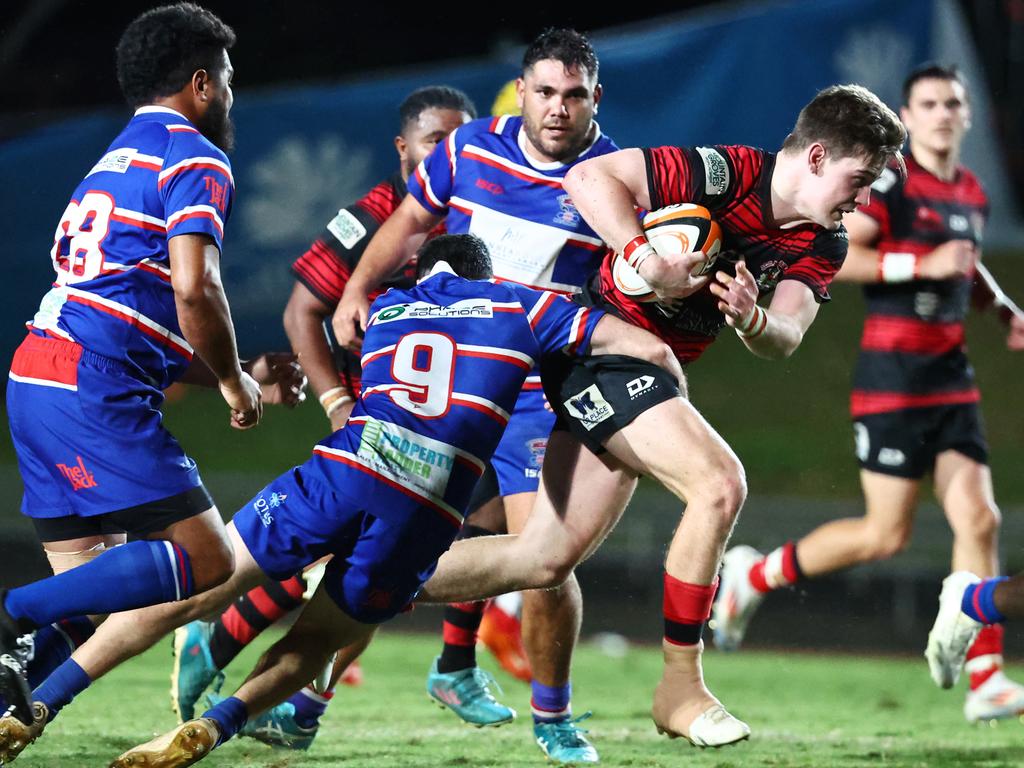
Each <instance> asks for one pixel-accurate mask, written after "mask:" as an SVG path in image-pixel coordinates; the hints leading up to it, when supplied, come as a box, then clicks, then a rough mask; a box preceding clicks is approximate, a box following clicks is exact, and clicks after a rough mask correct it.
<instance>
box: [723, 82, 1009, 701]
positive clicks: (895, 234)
mask: <svg viewBox="0 0 1024 768" xmlns="http://www.w3.org/2000/svg"><path fill="white" fill-rule="evenodd" d="M901 116H902V119H903V122H904V124H905V125H906V127H907V130H908V132H909V134H910V153H909V156H908V157H907V161H906V167H907V175H906V178H901V176H900V173H899V169H897V168H895V167H890V168H888V169H886V170H885V172H884V173H883V174H882V176H881V178H879V179H878V181H877V182H876V183H875V185H874V190H873V198H872V200H871V202H870V204H868V205H866V206H864V207H862V208H861V209H860V210H859V211H857V212H856V213H853V214H850V215H848V216H846V217H845V219H844V223H845V225H846V228H847V230H848V231H849V235H850V253H849V256H848V258H847V260H846V262H845V264H844V265H843V268H842V270H841V271H840V272H839V275H838V279H840V280H848V281H851V282H856V283H861V284H863V285H864V296H865V299H866V301H867V317H866V319H865V323H864V331H863V334H862V336H861V348H860V355H859V357H858V359H857V367H856V369H855V371H854V384H853V386H854V388H853V394H852V396H851V398H850V413H851V416H852V418H853V429H854V437H855V446H856V455H857V460H858V462H859V464H860V482H861V488H862V489H863V492H864V499H865V503H866V510H865V514H864V516H863V517H859V518H849V519H843V520H835V521H832V522H830V523H826V524H824V525H822V526H820V527H818V528H816V529H815V530H813V531H811V532H810V533H809V534H807V535H806V536H804V537H803V538H801V539H800V540H799V541H796V542H793V541H790V542H788V543H786V544H785V545H783V546H782V547H780V548H778V549H777V550H775V551H774V552H771V553H770V554H768V555H767V556H762V555H760V554H759V553H758V552H757V551H756V550H754V549H752V548H751V547H736V548H735V549H733V550H730V552H729V553H728V554H727V555H726V558H725V563H724V566H723V569H722V589H721V599H720V600H719V602H718V603H717V607H716V610H715V616H714V618H715V641H716V643H718V644H720V645H721V646H722V647H724V648H735V647H737V646H738V645H739V643H740V641H741V639H742V637H743V634H744V631H745V629H746V626H747V622H748V621H749V620H750V617H751V615H752V614H753V612H754V610H755V609H756V608H757V606H758V605H759V604H760V602H761V600H762V598H763V596H764V595H765V594H766V593H767V592H769V591H770V590H773V589H778V588H780V587H785V586H789V585H792V584H794V583H796V582H798V581H800V580H801V579H805V578H807V579H812V578H816V577H818V576H821V575H824V574H826V573H831V572H834V571H836V570H839V569H842V568H848V567H850V566H852V565H856V564H859V563H866V562H870V561H874V560H884V559H887V558H890V557H892V556H894V555H895V554H897V553H898V552H900V551H901V550H902V549H903V548H904V547H906V546H907V544H908V543H909V542H910V535H911V532H912V530H913V522H914V513H915V511H916V510H917V504H918V498H919V496H920V492H921V483H922V480H923V479H924V477H925V475H927V474H929V473H930V474H932V477H933V482H934V489H935V496H936V499H937V500H938V501H939V503H940V504H941V505H942V508H943V510H944V512H945V513H946V519H947V520H948V521H949V524H950V527H951V528H952V530H953V558H952V564H953V570H954V571H963V570H966V571H972V572H974V573H976V574H978V575H981V576H988V577H990V576H995V575H996V574H997V573H998V572H999V563H998V546H997V538H998V531H999V511H998V509H997V508H996V505H995V501H994V496H993V491H992V477H991V473H990V472H989V468H988V448H987V445H986V442H985V437H984V432H983V427H982V422H981V414H980V411H979V406H978V400H979V394H978V388H977V386H976V385H975V382H974V374H973V370H972V368H971V366H970V364H969V362H968V360H967V355H966V348H965V346H964V318H965V315H966V313H967V309H968V306H969V304H970V302H971V295H972V292H973V293H975V294H976V296H977V297H978V298H979V299H980V300H981V301H982V302H983V303H984V304H992V303H993V298H994V297H995V296H996V295H1002V292H1001V291H999V288H998V286H997V285H996V284H995V283H994V282H993V281H991V278H990V276H988V273H987V271H984V268H981V270H982V272H984V275H985V277H982V275H981V274H979V272H978V268H979V266H980V265H978V264H977V259H978V256H979V248H980V244H981V237H982V229H983V227H984V223H985V218H986V215H987V213H988V203H987V200H986V197H985V193H984V191H983V190H982V187H981V185H980V183H979V182H978V180H977V178H976V177H975V176H974V174H972V173H971V172H970V171H969V170H968V169H967V168H965V167H964V166H963V165H961V164H960V148H961V144H962V142H963V138H964V135H965V133H966V131H967V129H968V128H969V127H970V103H969V100H968V95H967V91H966V88H965V86H964V82H963V79H962V78H961V77H960V75H959V73H958V72H957V71H956V70H955V69H953V68H947V67H941V66H937V65H933V64H930V65H926V66H924V67H922V68H920V69H917V70H915V71H914V72H912V73H911V74H910V75H909V76H908V77H907V79H906V81H905V83H904V86H903V108H902V111H901ZM1002 308H1003V309H1004V310H1006V311H1004V313H1003V314H1004V318H1005V319H1006V321H1007V322H1008V324H1009V325H1010V334H1011V338H1016V339H1024V316H1022V315H1021V314H1020V312H1019V310H1018V311H1016V312H1013V311H1008V310H1007V308H1006V307H1005V305H1004V306H1002ZM1002 650H1003V629H1002V627H1001V626H999V625H998V624H995V625H993V626H991V627H987V628H985V629H984V630H983V631H982V632H981V633H980V635H979V637H978V638H977V640H976V641H975V643H974V645H973V647H972V648H971V650H970V652H969V653H968V655H967V669H968V671H969V672H970V677H971V685H970V690H969V691H968V693H967V699H966V702H965V705H964V715H965V716H966V718H967V719H968V720H969V721H976V720H991V719H993V718H999V717H1014V716H1016V715H1017V714H1019V713H1020V712H1021V711H1024V687H1021V686H1020V685H1018V684H1017V683H1014V682H1012V681H1011V680H1009V679H1008V678H1007V677H1006V676H1005V675H1004V674H1003V672H1002Z"/></svg>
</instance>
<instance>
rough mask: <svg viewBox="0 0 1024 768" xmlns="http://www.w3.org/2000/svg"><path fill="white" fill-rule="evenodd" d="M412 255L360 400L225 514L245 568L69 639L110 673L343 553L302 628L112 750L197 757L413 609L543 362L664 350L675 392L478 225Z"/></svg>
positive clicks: (634, 349) (0, 726) (631, 335)
mask: <svg viewBox="0 0 1024 768" xmlns="http://www.w3.org/2000/svg"><path fill="white" fill-rule="evenodd" d="M418 269H419V272H420V275H421V277H423V278H424V279H422V280H421V282H420V284H419V285H418V286H416V287H414V288H411V289H408V290H401V289H393V290H392V291H390V292H388V293H387V294H386V295H384V296H382V297H381V298H380V299H378V301H377V302H375V304H374V311H373V315H372V318H371V321H370V322H369V324H368V325H369V327H368V330H367V334H366V343H365V345H364V355H363V358H362V362H363V385H362V390H361V394H360V400H359V403H358V404H357V405H356V407H355V409H354V410H353V412H352V414H351V416H350V417H349V420H348V422H347V424H346V427H345V428H344V429H341V430H338V431H336V432H334V433H333V434H332V435H330V436H329V437H327V438H326V439H325V440H323V441H322V442H321V443H319V444H318V445H316V446H315V448H314V449H313V455H312V457H311V458H310V459H309V460H308V461H307V462H305V463H304V464H302V465H301V466H299V467H295V468H293V469H291V470H289V471H288V472H286V473H284V474H283V475H281V476H280V477H279V478H277V479H276V480H274V481H272V482H271V483H269V484H268V485H267V486H266V487H265V488H264V489H263V490H261V491H260V492H259V493H258V494H257V495H256V496H255V497H254V498H253V499H252V501H251V502H250V503H248V504H246V505H245V506H244V507H243V508H242V510H240V511H239V512H238V513H237V514H236V515H235V517H234V519H233V520H232V522H231V523H230V524H229V526H228V537H229V540H230V541H231V544H232V548H233V552H234V556H235V559H236V563H237V567H236V568H235V571H234V574H233V575H232V577H231V578H230V579H229V580H228V582H226V583H225V584H223V585H221V586H220V587H218V588H217V589H214V590H211V591H209V592H207V593H204V594H201V595H197V596H196V598H195V599H193V600H188V601H184V602H177V603H167V604H165V605H158V606H152V607H150V608H147V609H145V610H144V611H140V612H139V613H140V618H139V620H138V621H137V622H136V623H135V624H134V625H133V626H132V627H130V628H122V629H121V630H119V631H118V633H117V634H116V636H115V635H112V634H111V633H109V632H108V631H107V628H108V627H109V626H110V625H109V623H108V624H104V625H101V626H100V627H99V629H98V630H97V632H96V635H94V637H93V638H92V640H91V641H89V642H87V643H86V644H84V645H83V646H82V647H80V648H79V649H78V650H77V651H76V652H75V654H76V657H78V658H79V659H80V661H81V663H82V666H83V668H86V669H88V670H89V671H90V674H91V676H92V677H93V678H96V677H99V676H100V675H101V674H104V673H106V672H107V671H109V670H110V669H112V668H113V667H114V666H115V665H116V664H117V663H119V662H121V661H123V660H125V659H126V658H129V657H130V656H132V655H134V654H136V653H139V652H141V651H142V650H144V649H145V648H147V647H149V646H151V645H152V644H153V643H154V642H156V641H157V640H158V639H159V638H160V637H162V636H163V635H164V634H165V633H166V632H167V631H168V630H169V629H171V628H172V627H173V626H175V625H177V624H180V623H182V622H184V621H188V620H190V619H194V618H195V617H197V616H200V615H203V614H204V613H206V612H207V611H209V610H210V609H211V608H216V607H217V606H220V605H223V604H224V603H225V602H226V601H229V600H231V599H233V598H234V597H235V596H237V595H238V594H241V593H242V592H243V591H245V590H247V589H249V588H251V587H252V586H253V585H255V584H257V583H259V582H260V581H261V580H263V579H264V578H266V577H267V576H269V577H271V578H277V579H280V578H282V577H283V576H285V575H287V574H289V573H296V572H298V571H299V570H301V569H302V568H304V567H305V566H307V565H309V564H310V563H312V562H315V561H316V560H319V559H321V558H322V557H324V556H326V555H333V557H332V559H331V561H330V562H329V563H328V565H327V570H326V574H325V576H324V579H323V581H322V582H321V584H320V586H319V587H318V590H317V593H316V594H315V595H314V597H313V598H312V600H311V601H310V603H309V604H308V605H307V607H306V608H305V610H304V612H303V614H302V617H300V619H299V621H298V623H297V624H296V626H295V627H294V629H293V630H292V631H291V632H290V633H289V634H288V635H287V636H286V637H285V638H284V639H282V640H281V641H279V642H278V643H277V644H275V645H274V646H273V647H272V648H271V649H270V650H269V651H268V652H267V653H266V654H265V656H264V658H263V660H262V661H261V662H260V663H259V665H258V667H257V672H256V673H254V675H253V676H252V677H250V679H249V681H248V682H247V683H246V685H244V686H243V687H242V688H241V689H240V690H239V691H238V692H237V693H236V695H235V696H232V697H230V698H228V699H226V700H223V701H221V702H220V703H218V704H217V705H216V706H214V707H213V708H212V709H211V710H210V711H208V712H207V713H206V714H205V715H204V717H203V719H201V720H199V721H189V722H188V723H185V724H184V725H181V726H178V728H176V729H175V730H174V731H173V732H172V734H170V736H169V738H168V739H166V740H159V739H158V740H156V741H155V742H154V743H152V744H151V745H148V746H144V747H142V748H139V749H135V750H130V751H129V752H127V753H125V754H124V755H122V756H121V757H120V758H118V760H117V761H115V763H114V764H115V765H161V766H173V765H188V764H191V762H193V761H194V760H195V759H197V758H198V757H201V756H202V755H204V754H206V753H207V752H208V751H209V749H211V748H212V747H213V746H214V745H215V744H217V743H221V742H223V741H225V740H227V739H228V738H230V737H231V736H232V735H234V734H235V733H236V732H237V731H238V730H239V729H240V728H241V727H242V726H243V725H244V723H245V720H246V719H247V717H248V716H249V714H251V713H257V712H259V711H261V710H263V709H266V708H267V707H269V706H271V705H273V704H275V703H276V702H278V701H280V700H281V699H283V698H284V697H286V696H287V695H289V694H290V693H292V692H294V691H296V690H298V689H299V688H300V687H301V686H303V685H304V684H306V683H307V682H308V681H309V680H310V679H311V678H313V677H314V676H315V675H316V673H317V672H318V671H319V670H320V669H321V668H322V667H323V665H324V663H325V661H326V660H327V658H328V657H329V655H330V654H331V653H333V651H334V650H335V649H337V648H339V647H341V646H343V645H349V644H356V643H360V642H363V641H365V640H366V638H368V637H369V636H370V635H371V634H372V633H373V632H374V631H375V629H376V627H377V625H378V624H380V623H381V622H383V621H386V620H387V619H389V618H391V617H392V616H394V615H395V614H397V613H399V612H400V611H402V610H403V609H405V608H406V606H408V604H409V603H410V601H411V600H412V599H413V598H414V597H415V595H416V593H417V592H418V591H419V589H420V586H421V585H422V583H423V581H425V580H426V579H427V578H428V577H429V575H430V573H431V572H432V571H433V569H434V565H435V563H436V561H437V558H438V557H439V556H440V554H441V553H442V552H444V551H445V549H447V548H448V546H450V544H451V542H452V541H453V539H454V538H455V535H456V533H457V531H458V528H459V526H460V525H461V523H462V520H463V515H464V512H465V510H466V507H467V505H468V503H469V500H470V496H471V494H472V491H473V488H474V486H475V485H476V482H477V480H478V479H479V477H480V475H481V474H482V473H483V471H484V462H485V461H486V460H487V458H488V457H489V456H490V454H491V453H492V452H493V451H494V449H495V447H496V446H497V444H498V442H499V440H500V439H501V433H502V430H503V428H504V426H505V424H506V423H507V421H508V418H509V414H510V411H511V410H512V407H513V405H514V403H515V401H516V399H517V397H518V396H519V392H520V390H521V388H522V384H523V381H524V380H525V378H526V376H527V375H528V374H529V372H530V370H531V369H532V367H533V364H534V362H535V361H538V360H540V359H541V358H542V357H545V356H552V357H555V356H561V355H563V354H567V355H584V354H588V351H589V354H605V353H612V354H622V353H623V352H625V351H627V350H628V351H629V352H630V353H631V354H633V355H640V356H642V357H643V359H645V360H650V361H652V362H657V363H660V364H664V365H665V366H666V368H667V371H665V372H663V373H664V376H665V380H666V381H667V382H668V383H669V385H670V388H673V389H675V391H676V393H677V394H678V389H677V388H676V387H677V386H678V383H679V382H680V381H681V380H682V371H681V369H680V368H679V366H678V364H677V363H676V362H675V360H674V359H673V358H672V355H671V352H670V351H669V350H668V348H667V347H666V346H665V345H664V344H663V343H661V342H660V341H659V340H658V339H657V338H655V337H653V336H651V335H650V334H647V333H645V332H643V331H641V330H639V329H637V328H633V327H630V326H629V325H628V324H626V323H623V322H622V321H620V320H618V319H616V318H614V317H610V316H607V315H606V314H605V313H604V312H602V311H601V310H598V309H592V308H586V307H581V306H580V305H578V304H576V303H574V302H572V301H570V300H569V299H567V298H565V297H561V296H558V295H556V294H553V293H551V292H541V291H534V290H531V289H528V288H524V287H522V286H518V285H510V284H495V283H493V282H491V281H488V280H486V279H485V278H487V277H489V276H490V262H489V258H488V254H487V248H486V246H485V245H484V244H483V243H482V241H481V240H479V238H475V237H473V236H471V235H443V236H440V237H437V238H435V239H433V240H431V241H430V242H429V243H427V244H426V245H425V246H424V247H423V249H422V251H421V253H420V259H419V264H418ZM453 270H458V272H459V273H461V274H462V275H464V276H465V278H463V277H458V276H457V275H456V273H455V272H453ZM656 370H658V371H662V369H660V368H657V369H656ZM668 371H670V372H668ZM97 641H98V642H97ZM36 707H37V709H45V707H44V705H43V704H38V703H37V704H36ZM45 714H46V713H45V712H41V718H40V720H39V722H40V723H41V722H43V721H44V720H45ZM11 720H12V719H11V718H8V719H7V721H4V722H2V723H0V732H3V731H4V730H5V729H8V728H10V727H13V725H15V724H16V721H14V722H13V723H12V722H10V721H11ZM22 735H24V734H22ZM30 735H31V736H33V737H34V736H35V735H38V734H37V733H33V734H30Z"/></svg>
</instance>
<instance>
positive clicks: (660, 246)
mask: <svg viewBox="0 0 1024 768" xmlns="http://www.w3.org/2000/svg"><path fill="white" fill-rule="evenodd" d="M642 224H643V228H644V234H645V235H647V240H648V241H649V242H650V243H651V245H652V246H653V247H654V250H655V251H657V252H658V254H659V255H661V256H671V255H677V254H683V253H690V252H691V251H701V252H702V253H703V254H704V259H703V260H702V261H700V262H698V263H697V264H696V265H695V266H694V268H693V270H691V272H690V274H691V275H693V276H694V277H700V276H701V275H706V274H707V273H708V272H710V271H711V268H712V267H713V266H714V265H715V260H716V259H717V258H718V254H719V253H720V252H721V250H722V229H721V227H719V226H718V224H717V222H715V221H714V220H713V219H712V218H711V212H710V211H708V209H707V208H705V207H704V206H702V205H694V204H693V203H678V204H676V205H667V206H665V207H664V208H659V209H658V210H656V211H651V212H650V213H648V214H647V215H646V216H644V219H643V222H642ZM612 278H613V279H614V280H615V287H616V288H618V289H619V290H620V291H621V292H622V293H624V294H626V295H627V296H631V297H632V298H634V299H636V300H637V301H655V300H656V299H657V296H655V295H654V291H652V290H651V287H650V286H649V285H648V284H647V281H646V280H644V279H643V278H642V277H640V275H639V274H638V273H637V271H636V270H635V269H633V268H632V267H631V266H629V264H628V263H626V260H625V259H624V258H622V255H621V254H618V253H617V254H615V258H614V260H613V261H612Z"/></svg>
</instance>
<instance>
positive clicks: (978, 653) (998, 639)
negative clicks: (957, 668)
mask: <svg viewBox="0 0 1024 768" xmlns="http://www.w3.org/2000/svg"><path fill="white" fill-rule="evenodd" d="M1002 668H1003V625H1002V624H988V625H986V626H984V627H982V628H981V632H979V633H978V636H977V637H976V638H975V640H974V643H973V644H972V645H971V647H970V648H968V649H967V659H966V663H965V664H964V669H965V670H967V674H968V675H970V679H971V690H972V691H975V690H977V689H978V688H980V687H981V686H982V684H983V683H985V681H987V680H988V679H989V678H990V677H992V675H994V674H995V673H996V672H998V671H999V670H1001V669H1002Z"/></svg>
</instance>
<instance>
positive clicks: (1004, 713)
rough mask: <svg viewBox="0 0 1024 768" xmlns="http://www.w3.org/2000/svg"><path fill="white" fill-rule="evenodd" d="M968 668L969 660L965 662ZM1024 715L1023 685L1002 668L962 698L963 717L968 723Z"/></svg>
mask: <svg viewBox="0 0 1024 768" xmlns="http://www.w3.org/2000/svg"><path fill="white" fill-rule="evenodd" d="M967 666H968V668H970V662H968V663H967ZM1020 715H1024V686H1022V685H1020V684H1019V683H1015V682H1014V681H1013V680H1011V679H1010V678H1008V677H1007V676H1006V675H1005V674H1004V673H1003V670H1001V669H1000V670H998V671H996V672H995V673H994V674H993V675H992V676H991V677H990V678H989V679H988V680H986V681H985V682H984V683H982V684H981V685H980V686H979V687H978V688H975V689H974V690H973V691H968V692H967V698H966V699H965V700H964V717H965V718H967V722H969V723H979V722H988V721H990V720H1007V719H1009V718H1011V717H1019V716H1020Z"/></svg>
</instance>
